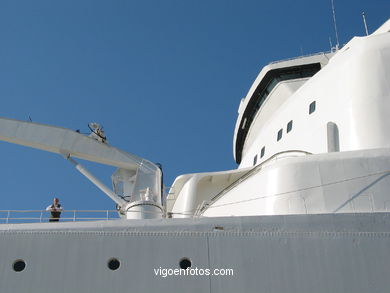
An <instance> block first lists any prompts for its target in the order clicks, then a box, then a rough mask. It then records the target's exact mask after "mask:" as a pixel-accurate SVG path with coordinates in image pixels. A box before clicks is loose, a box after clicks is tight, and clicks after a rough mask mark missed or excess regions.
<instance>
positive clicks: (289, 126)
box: [253, 101, 316, 166]
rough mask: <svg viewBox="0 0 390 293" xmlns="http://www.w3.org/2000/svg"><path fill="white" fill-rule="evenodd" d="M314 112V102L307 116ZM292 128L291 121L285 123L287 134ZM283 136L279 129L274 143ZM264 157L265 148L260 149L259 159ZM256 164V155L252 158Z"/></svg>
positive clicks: (281, 130)
mask: <svg viewBox="0 0 390 293" xmlns="http://www.w3.org/2000/svg"><path fill="white" fill-rule="evenodd" d="M315 110H316V101H313V102H311V103H310V105H309V115H310V114H312V113H313V112H314V111H315ZM292 127H293V121H292V120H290V122H288V123H287V133H289V132H290V131H291V130H292ZM282 136H283V128H281V129H279V131H278V134H277V136H276V141H279V140H281V139H282ZM264 155H265V146H263V147H262V148H261V152H260V159H261V158H262V157H264ZM256 164H257V155H256V156H255V157H254V158H253V166H255V165H256Z"/></svg>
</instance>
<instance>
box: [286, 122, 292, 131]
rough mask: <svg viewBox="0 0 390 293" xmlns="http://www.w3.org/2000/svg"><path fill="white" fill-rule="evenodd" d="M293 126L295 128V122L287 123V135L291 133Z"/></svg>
mask: <svg viewBox="0 0 390 293" xmlns="http://www.w3.org/2000/svg"><path fill="white" fill-rule="evenodd" d="M292 126H293V122H292V120H291V121H290V122H289V123H287V133H289V132H290V131H291V129H292Z"/></svg>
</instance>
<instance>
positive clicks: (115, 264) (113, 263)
mask: <svg viewBox="0 0 390 293" xmlns="http://www.w3.org/2000/svg"><path fill="white" fill-rule="evenodd" d="M120 265H121V263H120V261H119V260H118V259H116V258H115V257H113V258H110V259H109V260H108V262H107V266H108V268H109V269H110V270H112V271H116V270H117V269H119V267H120Z"/></svg>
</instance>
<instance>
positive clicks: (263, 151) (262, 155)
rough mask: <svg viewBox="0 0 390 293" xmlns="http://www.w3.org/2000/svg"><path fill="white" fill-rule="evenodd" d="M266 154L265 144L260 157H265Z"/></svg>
mask: <svg viewBox="0 0 390 293" xmlns="http://www.w3.org/2000/svg"><path fill="white" fill-rule="evenodd" d="M264 155H265V146H263V148H262V149H261V153H260V158H262V157H264Z"/></svg>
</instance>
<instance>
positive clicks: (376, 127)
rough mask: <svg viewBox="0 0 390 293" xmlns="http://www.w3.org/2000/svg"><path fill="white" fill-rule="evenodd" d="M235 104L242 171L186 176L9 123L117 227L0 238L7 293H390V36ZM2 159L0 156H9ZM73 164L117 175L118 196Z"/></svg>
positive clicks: (56, 227) (15, 138)
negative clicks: (106, 210) (60, 166)
mask: <svg viewBox="0 0 390 293" xmlns="http://www.w3.org/2000/svg"><path fill="white" fill-rule="evenodd" d="M238 102H239V107H238V117H237V122H236V126H235V130H234V139H233V154H234V158H235V160H236V162H237V164H238V168H237V169H235V170H229V171H221V172H205V173H194V174H185V175H181V176H179V177H177V178H176V179H175V181H174V183H173V185H172V186H171V187H170V189H169V191H168V193H166V192H165V186H164V182H163V180H162V178H163V176H162V170H161V168H160V166H158V165H157V164H154V163H152V162H150V161H148V160H146V159H143V158H140V157H138V156H136V155H134V154H130V153H127V152H125V151H122V150H119V149H117V148H115V147H114V146H112V145H110V144H109V143H108V142H107V140H106V139H105V137H104V133H103V132H102V129H101V127H100V126H99V125H98V124H96V123H94V124H91V134H90V135H84V134H81V133H79V132H75V131H73V130H69V129H65V128H60V127H55V126H49V125H43V124H37V123H32V122H25V121H18V120H13V119H8V118H0V140H2V141H5V142H9V143H14V144H19V145H23V146H26V147H32V148H36V149H40V150H43V151H47V152H52V153H56V154H58V155H60V156H62V157H63V158H64V160H66V161H69V162H70V163H71V164H72V165H74V167H75V169H76V170H77V171H79V172H80V173H81V174H82V175H83V176H85V177H86V178H88V179H89V180H90V181H91V183H93V184H94V185H96V186H97V187H98V188H99V189H100V190H101V191H102V192H103V193H104V194H106V195H107V196H109V197H110V198H111V199H112V200H113V201H114V202H115V203H116V205H117V209H118V215H119V216H118V219H116V220H95V221H77V220H75V221H64V220H62V219H61V221H59V222H55V223H54V222H51V223H45V222H38V223H12V222H11V221H8V217H7V222H8V223H4V224H2V225H0V234H1V237H0V251H1V258H0V272H1V274H0V292H4V293H10V292H19V293H22V292H85V293H87V292H90V293H92V292H93V293H96V292H210V293H217V292H223V293H226V292H268V293H269V292H388V290H389V288H390V278H388V276H387V274H388V271H389V269H390V254H389V253H388V250H389V247H390V176H389V175H390V135H389V128H390V20H388V21H387V22H386V23H384V24H383V25H382V26H381V27H380V28H378V29H377V30H376V31H375V32H374V33H372V34H370V35H367V36H364V37H354V38H353V39H352V40H351V41H349V42H348V43H347V44H345V45H344V46H343V47H342V48H341V49H336V50H332V51H331V52H327V53H320V54H314V55H311V56H302V57H297V58H293V59H289V60H284V61H279V62H273V63H270V64H269V65H267V66H265V67H264V68H263V69H262V70H261V71H260V73H259V75H258V76H257V78H256V79H255V81H254V83H253V85H252V87H251V88H250V89H249V91H248V93H247V95H246V97H245V98H244V99H242V100H241V101H238ZM0 147H1V145H0ZM79 159H82V160H88V161H92V162H97V163H101V164H105V165H109V166H114V167H116V168H117V170H116V171H115V173H114V174H113V175H112V188H111V187H108V186H106V185H105V184H104V183H103V182H102V181H100V180H99V179H98V178H97V177H96V176H94V175H93V174H92V173H91V172H90V171H89V170H87V168H85V166H83V165H82V164H81V163H80V161H79Z"/></svg>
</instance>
